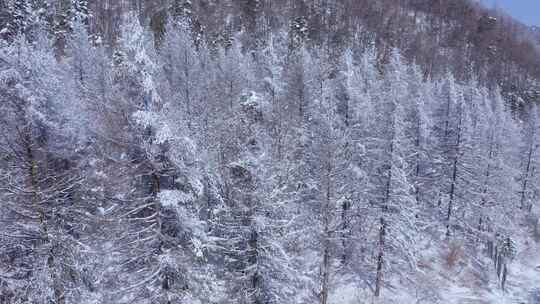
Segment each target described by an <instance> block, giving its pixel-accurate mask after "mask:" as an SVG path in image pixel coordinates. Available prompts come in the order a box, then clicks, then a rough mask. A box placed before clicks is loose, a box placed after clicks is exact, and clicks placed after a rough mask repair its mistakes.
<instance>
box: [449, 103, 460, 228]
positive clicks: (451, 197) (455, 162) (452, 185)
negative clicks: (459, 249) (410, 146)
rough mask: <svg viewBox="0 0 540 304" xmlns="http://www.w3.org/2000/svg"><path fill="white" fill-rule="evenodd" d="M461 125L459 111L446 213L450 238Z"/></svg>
mask: <svg viewBox="0 0 540 304" xmlns="http://www.w3.org/2000/svg"><path fill="white" fill-rule="evenodd" d="M462 123H463V117H462V109H461V105H460V109H459V124H458V130H457V143H456V148H455V150H456V155H455V156H454V164H453V166H452V182H451V185H450V201H449V202H448V211H447V213H446V236H450V234H451V233H450V220H451V219H452V208H453V207H454V206H453V205H454V196H455V192H456V183H457V177H458V163H459V154H460V152H461V127H462Z"/></svg>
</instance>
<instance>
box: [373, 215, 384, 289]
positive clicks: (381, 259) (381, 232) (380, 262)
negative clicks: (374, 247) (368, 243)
mask: <svg viewBox="0 0 540 304" xmlns="http://www.w3.org/2000/svg"><path fill="white" fill-rule="evenodd" d="M380 223H381V227H380V229H379V255H378V257H377V277H376V281H375V297H377V298H378V297H379V296H380V295H381V289H382V283H383V266H384V239H385V235H386V222H385V221H384V218H383V217H381V220H380Z"/></svg>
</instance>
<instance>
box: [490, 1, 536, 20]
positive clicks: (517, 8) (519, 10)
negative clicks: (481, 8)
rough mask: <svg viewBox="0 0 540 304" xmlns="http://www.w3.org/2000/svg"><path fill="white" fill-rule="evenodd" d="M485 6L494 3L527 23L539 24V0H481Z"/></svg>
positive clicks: (492, 5) (493, 4) (491, 5)
mask: <svg viewBox="0 0 540 304" xmlns="http://www.w3.org/2000/svg"><path fill="white" fill-rule="evenodd" d="M482 1H483V2H484V3H485V4H486V5H487V6H489V7H494V6H495V5H496V6H497V7H498V8H500V9H502V10H503V11H505V12H507V13H508V14H509V15H511V16H513V17H514V18H516V19H518V20H520V21H521V22H523V23H525V24H529V25H538V26H540V0H482Z"/></svg>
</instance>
